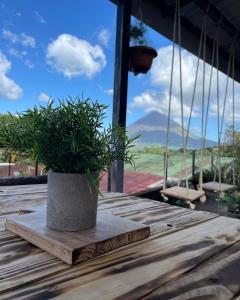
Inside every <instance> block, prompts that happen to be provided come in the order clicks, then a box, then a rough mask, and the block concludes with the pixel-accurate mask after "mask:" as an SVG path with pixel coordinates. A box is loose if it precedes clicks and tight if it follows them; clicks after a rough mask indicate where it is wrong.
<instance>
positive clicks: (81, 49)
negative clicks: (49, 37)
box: [46, 34, 106, 79]
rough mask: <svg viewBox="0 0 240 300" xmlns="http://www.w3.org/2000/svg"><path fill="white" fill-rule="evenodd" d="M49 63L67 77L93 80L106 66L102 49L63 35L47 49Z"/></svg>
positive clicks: (74, 37)
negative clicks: (82, 77)
mask: <svg viewBox="0 0 240 300" xmlns="http://www.w3.org/2000/svg"><path fill="white" fill-rule="evenodd" d="M46 58H47V62H48V64H49V65H51V66H52V67H53V68H54V69H55V70H56V71H57V72H59V73H62V74H63V75H64V76H65V77H67V78H71V77H75V76H81V75H82V76H85V77H87V78H88V79H91V78H92V77H93V76H94V75H96V74H97V73H99V72H101V71H102V69H103V68H104V67H105V65H106V57H105V54H104V52H103V50H102V48H101V47H100V46H98V45H96V46H93V45H91V44H90V43H89V42H88V41H86V40H82V39H79V38H78V37H76V36H73V35H71V34H61V35H59V36H58V37H57V39H56V40H54V41H53V42H51V43H50V44H49V45H48V48H47V55H46Z"/></svg>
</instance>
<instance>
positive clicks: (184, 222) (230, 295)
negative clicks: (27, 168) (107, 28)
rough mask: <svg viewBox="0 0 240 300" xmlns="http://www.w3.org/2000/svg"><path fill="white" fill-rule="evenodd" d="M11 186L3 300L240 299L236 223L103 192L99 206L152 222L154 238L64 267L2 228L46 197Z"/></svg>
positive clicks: (2, 235)
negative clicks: (12, 218)
mask: <svg viewBox="0 0 240 300" xmlns="http://www.w3.org/2000/svg"><path fill="white" fill-rule="evenodd" d="M9 188H10V187H1V189H2V192H0V249H1V250H0V279H1V280H0V295H1V296H0V299H1V300H25V299H30V298H31V299H49V298H51V299H59V300H61V299H62V300H65V299H83V300H85V299H88V300H91V299H94V300H95V299H98V300H101V299H102V300H105V299H124V300H125V299H126V300H127V299H131V300H132V299H145V298H144V297H147V299H149V300H150V299H151V300H153V299H164V300H165V299H192V300H193V299H200V298H201V299H224V300H230V299H231V300H232V299H236V300H240V297H239V295H240V282H239V276H240V264H239V261H240V222H239V220H236V219H231V218H226V217H219V216H217V215H215V214H213V213H208V212H204V211H197V210H189V209H185V208H180V207H176V206H172V205H169V204H168V203H163V202H161V203H159V202H157V201H153V200H149V199H144V198H138V197H132V196H126V195H121V194H114V193H111V194H104V197H103V198H101V199H99V209H100V210H101V211H104V212H107V213H109V212H111V213H112V214H114V215H117V216H121V217H124V218H126V219H130V220H133V221H136V222H140V223H144V224H145V225H148V226H150V228H151V236H150V237H149V238H148V239H145V240H143V241H140V242H138V243H134V244H131V245H128V246H127V247H121V248H120V249H118V250H116V251H112V252H110V253H107V254H106V255H102V256H98V257H96V258H95V259H91V260H88V261H85V262H83V263H80V264H77V265H75V266H74V267H69V266H68V265H67V264H66V263H64V262H63V261H61V260H59V259H58V258H56V257H54V256H52V255H51V254H49V253H47V252H45V251H43V250H42V249H40V248H38V247H36V246H34V245H32V244H30V243H28V242H27V241H25V240H23V239H22V238H21V237H19V236H17V235H15V234H13V233H11V232H9V231H3V230H4V228H3V223H4V220H5V218H7V217H8V216H13V215H18V213H19V212H20V213H26V212H27V210H31V211H33V210H36V209H38V208H37V206H38V205H41V206H42V205H45V200H46V195H45V200H44V197H43V196H44V194H43V193H41V191H40V190H35V191H34V187H33V186H29V187H24V188H23V189H22V190H21V187H19V188H18V190H17V191H16V190H15V189H9ZM44 190H45V187H44V186H43V185H42V191H44ZM10 193H11V194H12V195H10ZM1 194H3V196H2V197H1ZM16 194H18V195H16ZM45 194H46V193H45ZM32 196H33V197H32ZM34 196H35V197H34ZM18 197H19V198H18ZM7 198H8V199H7ZM1 224H2V227H1ZM1 230H2V231H1Z"/></svg>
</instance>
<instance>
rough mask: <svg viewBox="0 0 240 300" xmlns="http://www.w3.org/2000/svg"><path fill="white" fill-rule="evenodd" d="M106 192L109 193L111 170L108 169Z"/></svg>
mask: <svg viewBox="0 0 240 300" xmlns="http://www.w3.org/2000/svg"><path fill="white" fill-rule="evenodd" d="M107 191H108V192H111V168H109V169H108V182H107Z"/></svg>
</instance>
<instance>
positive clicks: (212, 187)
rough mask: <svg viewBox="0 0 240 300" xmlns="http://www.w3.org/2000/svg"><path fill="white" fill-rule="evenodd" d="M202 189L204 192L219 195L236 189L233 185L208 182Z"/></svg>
mask: <svg viewBox="0 0 240 300" xmlns="http://www.w3.org/2000/svg"><path fill="white" fill-rule="evenodd" d="M202 188H203V189H204V190H205V191H209V192H218V193H221V192H228V191H232V190H234V189H235V188H236V187H235V186H234V185H231V184H226V183H219V182H216V181H210V182H206V183H203V185H202Z"/></svg>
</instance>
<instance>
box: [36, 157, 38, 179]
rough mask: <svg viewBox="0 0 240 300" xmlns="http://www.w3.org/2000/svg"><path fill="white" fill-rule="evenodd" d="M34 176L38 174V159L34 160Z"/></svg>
mask: <svg viewBox="0 0 240 300" xmlns="http://www.w3.org/2000/svg"><path fill="white" fill-rule="evenodd" d="M35 176H38V160H36V164H35Z"/></svg>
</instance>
